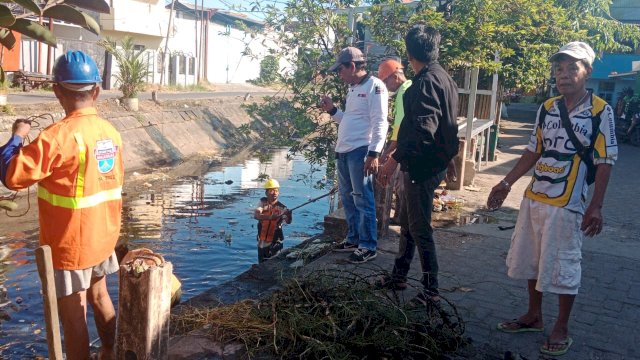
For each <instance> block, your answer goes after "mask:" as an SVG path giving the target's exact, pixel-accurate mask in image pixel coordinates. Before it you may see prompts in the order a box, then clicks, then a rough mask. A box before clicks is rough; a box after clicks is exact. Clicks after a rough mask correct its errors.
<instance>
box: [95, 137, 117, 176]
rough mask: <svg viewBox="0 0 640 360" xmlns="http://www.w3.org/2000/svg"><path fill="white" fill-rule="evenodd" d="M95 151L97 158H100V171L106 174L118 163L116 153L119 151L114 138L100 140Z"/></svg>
mask: <svg viewBox="0 0 640 360" xmlns="http://www.w3.org/2000/svg"><path fill="white" fill-rule="evenodd" d="M93 153H94V155H95V157H96V160H98V170H99V171H100V173H102V174H105V173H108V172H109V171H111V170H113V167H114V166H115V163H116V154H117V153H118V147H117V146H115V145H114V144H113V140H111V139H106V140H98V141H97V142H96V149H95V150H94V151H93Z"/></svg>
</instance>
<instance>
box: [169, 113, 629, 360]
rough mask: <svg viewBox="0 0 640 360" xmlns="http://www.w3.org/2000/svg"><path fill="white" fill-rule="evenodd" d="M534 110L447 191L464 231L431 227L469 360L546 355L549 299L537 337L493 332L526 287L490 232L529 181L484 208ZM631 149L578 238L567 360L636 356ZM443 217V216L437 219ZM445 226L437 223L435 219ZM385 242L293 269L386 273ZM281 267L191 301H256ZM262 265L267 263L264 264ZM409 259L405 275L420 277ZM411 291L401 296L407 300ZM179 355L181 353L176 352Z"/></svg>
mask: <svg viewBox="0 0 640 360" xmlns="http://www.w3.org/2000/svg"><path fill="white" fill-rule="evenodd" d="M535 110H536V106H531V105H521V104H514V105H512V106H510V108H509V115H510V116H511V118H510V120H508V121H503V123H502V125H501V134H500V147H499V149H498V160H497V161H495V162H491V163H489V165H488V166H487V167H486V168H484V169H483V172H482V173H480V174H477V175H476V177H475V178H474V187H473V189H472V190H474V191H472V190H469V189H466V190H462V191H459V192H454V193H455V194H456V195H457V196H460V197H463V198H464V199H465V210H466V211H465V212H464V215H460V216H458V218H456V219H453V220H456V221H458V222H461V223H469V224H468V225H463V226H453V227H448V228H439V229H437V230H436V234H435V237H436V242H437V250H438V258H439V263H440V271H441V273H440V286H441V290H442V294H443V296H445V297H446V298H447V299H449V300H451V301H453V302H454V303H455V305H456V307H457V309H458V311H459V312H460V314H461V316H462V318H463V319H464V320H465V321H466V330H467V331H466V335H467V336H469V337H470V338H471V339H472V340H473V348H474V349H475V351H471V352H470V353H469V354H468V355H467V356H468V358H471V359H476V360H480V359H503V358H507V357H505V353H506V352H511V353H515V354H518V355H519V356H520V357H515V359H550V358H551V357H548V356H543V355H541V354H540V353H539V347H540V345H541V344H542V343H543V341H544V338H545V336H547V335H548V334H549V332H550V331H551V327H552V326H553V323H554V321H555V315H556V313H557V297H556V296H553V295H551V296H546V297H545V299H544V307H543V311H544V321H545V333H544V334H540V333H525V334H505V333H501V332H499V331H497V330H496V324H497V323H498V322H500V321H503V320H507V319H512V318H515V317H518V316H519V315H521V314H523V313H524V312H525V311H526V307H527V293H526V282H525V281H515V280H512V279H509V278H508V277H507V275H506V266H505V258H506V254H507V250H508V248H509V242H510V237H511V233H512V230H504V231H503V230H500V229H499V228H498V227H499V226H510V225H513V224H514V223H515V219H516V217H517V209H518V208H519V203H520V200H521V199H522V194H523V192H524V189H525V187H526V186H527V184H528V179H527V178H523V179H520V181H518V182H517V183H516V184H514V185H513V187H512V192H511V194H510V197H509V198H508V199H507V200H506V201H505V203H504V205H503V208H502V209H501V210H499V211H496V212H492V213H489V212H487V211H486V210H483V208H484V203H485V201H486V197H487V196H488V193H489V191H490V189H491V187H492V186H493V185H495V184H496V183H498V182H499V181H500V179H502V177H504V175H505V174H506V173H507V172H508V171H509V170H510V169H511V168H512V167H513V165H514V164H515V162H516V161H517V160H518V158H519V157H520V155H521V154H522V151H523V149H524V148H525V145H526V143H527V141H528V137H529V134H530V132H531V130H532V128H533V119H534V117H535ZM638 159H640V148H637V147H633V146H628V145H624V144H623V145H621V146H620V160H619V161H618V163H617V165H616V166H615V167H614V171H613V175H612V179H611V182H610V184H609V189H608V193H607V199H606V202H605V205H604V209H603V212H604V215H605V227H604V230H603V233H602V234H600V235H599V236H597V237H595V238H591V239H587V240H586V241H585V243H584V247H583V262H582V265H583V278H582V287H581V290H580V294H579V295H578V296H577V298H576V303H575V305H574V311H573V313H572V316H571V322H570V332H571V336H572V337H573V339H574V344H573V346H572V348H571V350H570V351H569V352H568V353H567V354H566V355H564V356H562V357H559V358H561V359H566V360H574V359H575V360H578V359H579V360H600V359H601V360H622V359H627V360H631V359H640V350H638V349H637V348H636V344H637V341H638V339H640V327H638V326H637V324H638V323H640V311H639V310H640V270H639V269H638V265H637V264H638V262H639V261H640V226H639V225H638V224H640V222H639V221H638V219H639V218H640V207H639V206H637V205H636V201H637V199H638V198H639V197H638V193H639V191H638V186H637V184H636V182H637V181H638V179H640V161H638ZM442 214H443V215H445V217H448V219H447V220H449V221H450V220H451V219H450V217H451V215H452V214H451V213H449V214H447V213H442ZM437 223H441V224H444V223H446V221H445V222H437ZM391 230H392V231H391V235H390V236H389V238H388V239H384V240H381V241H380V242H379V252H378V253H379V255H378V257H377V258H376V259H374V260H373V261H371V262H369V263H366V264H362V265H352V264H350V263H348V262H346V258H347V256H348V254H345V253H335V252H330V253H328V254H326V255H324V256H322V257H320V258H318V259H317V260H315V261H313V262H311V263H310V264H308V265H307V266H305V267H304V268H303V270H301V272H303V273H304V272H308V271H313V270H317V269H331V268H336V269H343V270H345V271H357V272H363V273H367V272H380V271H381V270H386V271H390V270H391V269H392V267H393V261H394V258H395V254H396V251H397V249H398V235H397V232H398V230H399V229H398V228H397V227H392V228H391ZM289 265H290V261H289V264H288V262H287V261H284V260H283V261H279V262H276V261H273V262H271V261H269V262H266V263H264V264H261V265H260V266H259V267H256V268H255V269H252V270H250V271H248V272H247V273H245V274H243V275H241V276H239V277H238V278H237V279H234V280H233V281H231V282H229V283H227V284H223V285H222V286H220V287H217V288H214V289H211V290H210V291H207V292H206V293H204V294H202V295H200V296H197V297H196V298H194V299H193V300H194V301H195V303H196V304H197V303H201V302H202V303H208V304H210V305H211V304H212V302H215V301H218V300H221V301H222V302H224V303H229V302H233V301H237V300H239V299H242V298H246V297H258V296H262V295H264V294H265V293H268V292H270V291H271V290H272V289H274V287H273V286H274V285H275V286H276V287H277V284H276V283H277V279H274V278H273V274H283V273H285V272H287V271H289V272H291V270H287V267H288V266H289ZM265 266H266V267H265ZM419 268H420V266H419V260H418V257H417V256H416V257H415V258H414V262H413V264H412V269H411V272H410V274H409V276H410V277H411V278H414V279H419V278H420V274H419V273H418V270H419ZM414 295H415V290H411V289H409V290H405V291H404V293H401V295H400V296H403V297H406V298H407V299H409V298H411V297H413V296H414ZM181 352H182V353H183V354H184V351H181Z"/></svg>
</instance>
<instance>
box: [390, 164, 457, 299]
mask: <svg viewBox="0 0 640 360" xmlns="http://www.w3.org/2000/svg"><path fill="white" fill-rule="evenodd" d="M445 174H446V170H444V171H442V172H440V173H439V174H436V175H433V176H431V177H429V178H427V179H425V180H424V181H421V182H413V181H411V179H410V178H409V173H407V172H404V173H403V177H404V179H403V182H404V193H403V196H404V199H403V200H404V202H403V203H402V208H401V209H400V247H399V249H398V256H397V257H396V261H395V263H394V265H393V272H392V277H393V278H394V280H396V281H402V282H404V281H406V280H407V274H408V273H409V267H410V266H411V261H412V260H413V255H414V254H415V252H416V247H417V248H418V256H419V257H420V265H421V266H422V279H421V282H422V285H423V286H424V288H425V289H426V290H428V291H430V292H433V293H436V294H437V293H438V258H437V255H436V245H435V243H434V241H433V228H432V227H431V211H432V210H433V197H434V192H435V191H436V189H437V188H438V186H439V185H440V182H441V181H442V180H443V179H444V177H445Z"/></svg>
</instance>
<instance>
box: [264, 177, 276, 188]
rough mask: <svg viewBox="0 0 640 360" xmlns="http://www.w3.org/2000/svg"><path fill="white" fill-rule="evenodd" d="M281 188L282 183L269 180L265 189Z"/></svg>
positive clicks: (265, 184)
mask: <svg viewBox="0 0 640 360" xmlns="http://www.w3.org/2000/svg"><path fill="white" fill-rule="evenodd" d="M279 187H280V183H279V182H278V180H276V179H269V180H267V182H265V183H264V188H265V189H275V188H279Z"/></svg>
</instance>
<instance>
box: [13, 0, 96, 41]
mask: <svg viewBox="0 0 640 360" xmlns="http://www.w3.org/2000/svg"><path fill="white" fill-rule="evenodd" d="M79 9H86V10H91V11H96V12H100V13H109V4H107V2H106V1H105V0H46V1H34V0H0V44H2V45H3V46H4V47H6V48H8V49H11V48H13V47H14V46H15V44H16V38H15V36H14V35H13V32H14V31H15V32H18V33H21V34H24V35H26V36H28V37H30V38H32V39H35V40H37V41H40V42H43V43H45V44H47V45H51V46H57V45H58V44H57V42H58V41H57V39H56V37H55V36H54V35H53V34H52V33H51V32H50V31H49V30H48V29H47V28H45V27H44V26H42V25H40V24H39V23H38V22H37V21H34V20H30V19H33V18H34V17H40V16H42V17H45V18H52V19H57V20H62V21H66V22H68V23H72V24H76V25H79V26H81V27H83V28H85V29H87V30H89V31H91V32H93V33H94V34H96V35H99V34H100V26H99V25H98V23H97V22H96V21H95V20H94V19H93V18H92V17H91V16H89V15H87V14H85V13H84V12H82V11H81V10H79Z"/></svg>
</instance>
